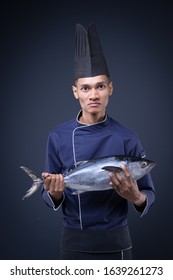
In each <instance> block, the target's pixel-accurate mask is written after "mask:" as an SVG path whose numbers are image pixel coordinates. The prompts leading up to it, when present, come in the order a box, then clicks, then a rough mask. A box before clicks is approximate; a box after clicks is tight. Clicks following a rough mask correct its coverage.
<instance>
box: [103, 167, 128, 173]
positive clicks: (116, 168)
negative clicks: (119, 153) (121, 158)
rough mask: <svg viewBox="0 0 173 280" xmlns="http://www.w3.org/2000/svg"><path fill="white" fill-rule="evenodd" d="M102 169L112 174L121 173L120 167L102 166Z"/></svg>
mask: <svg viewBox="0 0 173 280" xmlns="http://www.w3.org/2000/svg"><path fill="white" fill-rule="evenodd" d="M102 169H104V170H106V171H109V172H113V173H114V172H121V171H123V170H122V168H121V167H117V166H104V167H102Z"/></svg>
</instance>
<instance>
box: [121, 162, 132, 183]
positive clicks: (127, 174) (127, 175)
mask: <svg viewBox="0 0 173 280" xmlns="http://www.w3.org/2000/svg"><path fill="white" fill-rule="evenodd" d="M121 168H122V170H123V173H124V176H125V178H126V179H127V180H130V179H131V175H130V173H129V171H128V169H127V167H126V166H125V165H122V167H121Z"/></svg>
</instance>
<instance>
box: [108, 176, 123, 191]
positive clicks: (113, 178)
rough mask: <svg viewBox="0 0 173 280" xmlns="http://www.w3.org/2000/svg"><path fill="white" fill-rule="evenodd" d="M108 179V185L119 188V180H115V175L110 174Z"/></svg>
mask: <svg viewBox="0 0 173 280" xmlns="http://www.w3.org/2000/svg"><path fill="white" fill-rule="evenodd" d="M109 176H110V178H111V182H110V184H111V185H113V186H114V187H115V188H118V189H119V188H120V187H121V184H120V182H119V180H118V179H117V177H116V175H115V174H114V173H110V175H109Z"/></svg>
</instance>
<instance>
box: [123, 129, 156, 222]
mask: <svg viewBox="0 0 173 280" xmlns="http://www.w3.org/2000/svg"><path fill="white" fill-rule="evenodd" d="M126 153H127V154H129V155H131V156H137V157H140V158H145V157H146V153H145V150H144V149H143V147H142V144H141V142H140V140H139V138H138V136H137V135H136V134H134V135H133V137H131V139H130V140H129V141H127V142H126ZM137 183H138V187H139V189H140V191H141V192H144V193H145V194H146V197H147V199H146V204H145V206H144V207H137V206H135V205H134V208H135V210H136V211H137V212H139V213H140V214H141V217H143V216H144V215H145V214H147V213H148V210H149V209H150V208H151V206H152V205H153V203H154V201H155V188H154V184H153V181H152V177H151V174H150V173H148V174H146V175H145V176H144V177H142V178H141V179H139V180H138V181H137Z"/></svg>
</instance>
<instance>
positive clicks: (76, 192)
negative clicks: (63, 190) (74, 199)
mask: <svg viewBox="0 0 173 280" xmlns="http://www.w3.org/2000/svg"><path fill="white" fill-rule="evenodd" d="M84 192H85V191H73V192H72V193H71V194H72V195H77V194H82V193H84Z"/></svg>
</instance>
